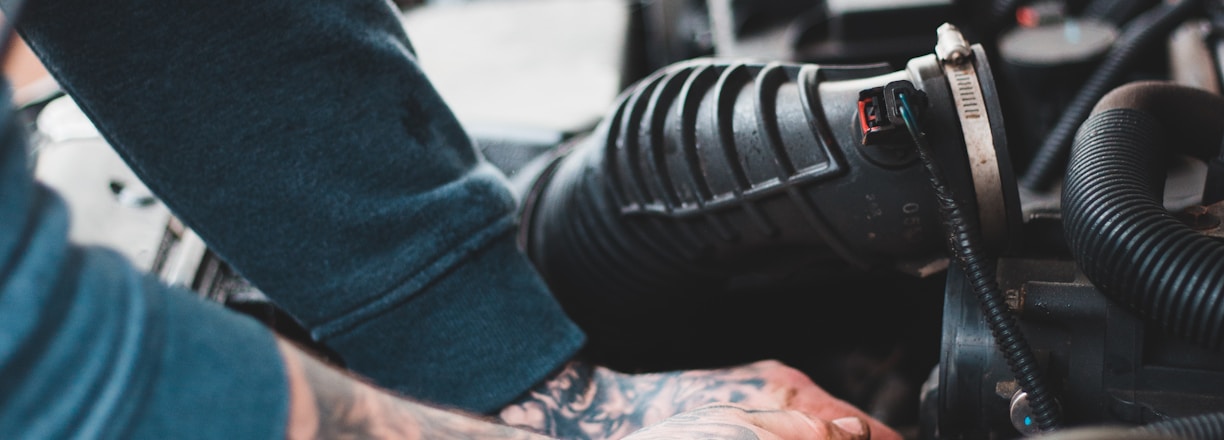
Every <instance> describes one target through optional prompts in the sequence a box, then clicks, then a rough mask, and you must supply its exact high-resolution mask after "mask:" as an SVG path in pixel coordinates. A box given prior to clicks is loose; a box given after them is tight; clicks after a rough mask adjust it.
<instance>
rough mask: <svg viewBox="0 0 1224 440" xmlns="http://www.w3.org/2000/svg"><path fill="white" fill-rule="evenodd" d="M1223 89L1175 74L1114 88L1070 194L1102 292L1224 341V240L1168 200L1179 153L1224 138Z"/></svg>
mask: <svg viewBox="0 0 1224 440" xmlns="http://www.w3.org/2000/svg"><path fill="white" fill-rule="evenodd" d="M1220 121H1224V98H1221V97H1220V96H1217V95H1212V94H1210V93H1207V92H1204V91H1201V90H1197V89H1191V88H1187V87H1181V86H1174V85H1171V84H1166V83H1152V82H1148V83H1135V84H1130V85H1127V86H1124V87H1120V88H1118V89H1117V90H1115V91H1113V92H1111V93H1110V94H1109V95H1107V96H1106V97H1105V98H1104V99H1102V100H1101V103H1100V104H1099V105H1098V106H1097V108H1096V109H1095V110H1094V114H1093V115H1092V116H1091V117H1089V118H1088V121H1087V122H1085V123H1084V127H1083V128H1082V129H1081V130H1080V135H1079V137H1078V138H1077V139H1076V141H1075V147H1074V148H1073V150H1072V152H1071V163H1070V165H1069V166H1068V170H1067V177H1066V182H1065V186H1064V188H1063V195H1062V216H1063V228H1064V230H1065V233H1066V236H1067V237H1068V239H1069V244H1070V247H1071V251H1072V254H1073V255H1074V257H1075V260H1076V261H1077V262H1078V263H1079V266H1080V269H1081V270H1083V272H1084V274H1085V275H1087V276H1088V278H1089V279H1090V280H1092V282H1093V284H1095V285H1096V286H1097V288H1098V289H1100V290H1101V291H1102V292H1103V293H1105V294H1106V295H1108V296H1110V297H1111V298H1113V299H1115V300H1118V301H1120V302H1123V303H1125V304H1128V305H1130V306H1132V307H1133V308H1135V309H1136V310H1137V311H1138V312H1139V313H1140V314H1141V315H1144V316H1145V317H1147V318H1148V319H1151V320H1154V321H1156V322H1158V323H1159V324H1160V325H1162V326H1163V327H1164V328H1165V329H1166V330H1168V331H1169V332H1170V333H1171V334H1173V335H1176V336H1178V337H1181V338H1183V339H1186V340H1189V341H1192V342H1195V343H1197V344H1199V345H1202V346H1205V347H1208V348H1211V349H1216V350H1219V349H1221V348H1224V295H1221V291H1224V243H1221V242H1220V241H1217V240H1215V239H1213V238H1210V237H1207V236H1204V235H1202V234H1200V233H1198V232H1195V231H1194V230H1192V229H1190V227H1189V226H1186V225H1184V224H1182V223H1181V222H1179V221H1178V220H1176V219H1175V218H1174V217H1173V216H1172V215H1170V214H1169V212H1168V211H1166V210H1165V209H1164V207H1163V206H1162V204H1161V194H1162V192H1163V186H1164V180H1165V172H1164V166H1163V164H1164V163H1165V162H1166V160H1167V159H1168V156H1169V154H1170V153H1173V152H1181V153H1185V154H1189V155H1191V156H1194V157H1197V158H1200V159H1208V158H1210V157H1212V156H1214V155H1215V154H1216V152H1217V150H1218V148H1219V146H1220V139H1221V137H1224V127H1221V124H1220Z"/></svg>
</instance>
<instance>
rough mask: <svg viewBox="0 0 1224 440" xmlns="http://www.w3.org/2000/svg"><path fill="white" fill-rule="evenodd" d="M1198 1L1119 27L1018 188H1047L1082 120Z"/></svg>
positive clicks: (1168, 6)
mask: <svg viewBox="0 0 1224 440" xmlns="http://www.w3.org/2000/svg"><path fill="white" fill-rule="evenodd" d="M1200 2H1201V0H1178V2H1177V3H1162V4H1160V5H1159V6H1156V7H1155V8H1152V9H1150V10H1148V11H1147V12H1144V13H1143V14H1142V15H1140V16H1138V17H1135V18H1134V19H1133V20H1131V21H1130V22H1128V23H1127V24H1126V26H1124V27H1123V28H1122V33H1121V34H1120V35H1119V36H1118V39H1117V41H1115V42H1114V44H1113V46H1112V47H1111V48H1110V49H1109V53H1108V54H1106V55H1105V60H1104V61H1102V62H1101V64H1100V66H1098V67H1097V68H1096V70H1095V71H1094V72H1092V76H1090V77H1089V78H1088V80H1087V81H1085V82H1084V84H1083V86H1081V87H1080V90H1079V92H1078V93H1076V95H1075V97H1074V98H1073V99H1072V100H1071V103H1069V104H1067V107H1066V109H1065V110H1063V112H1062V114H1061V115H1060V116H1059V118H1058V122H1057V123H1055V124H1054V128H1052V129H1050V133H1049V134H1047V135H1046V137H1045V140H1044V141H1042V143H1041V146H1040V147H1038V148H1037V152H1036V153H1035V154H1034V155H1033V160H1032V162H1030V163H1029V167H1028V169H1027V170H1025V171H1024V174H1023V175H1022V176H1020V185H1022V186H1024V187H1025V188H1028V189H1031V190H1033V191H1038V192H1044V191H1046V190H1048V189H1049V187H1050V185H1052V184H1053V183H1054V182H1055V181H1056V180H1057V179H1058V178H1059V177H1062V175H1063V173H1064V172H1065V171H1066V168H1067V157H1068V156H1069V155H1070V152H1071V142H1072V141H1074V140H1075V133H1076V131H1077V130H1079V127H1080V125H1081V124H1083V123H1084V120H1086V119H1088V115H1089V114H1091V113H1092V108H1093V107H1094V106H1096V103H1097V101H1099V100H1100V99H1101V97H1102V96H1105V93H1107V92H1109V91H1110V90H1111V89H1113V88H1114V87H1116V86H1118V85H1120V84H1121V83H1122V81H1123V80H1125V79H1126V75H1127V74H1128V73H1130V72H1131V67H1132V65H1133V63H1134V62H1135V61H1136V60H1138V59H1139V58H1140V57H1141V56H1142V55H1144V54H1145V53H1146V52H1147V50H1148V49H1151V48H1152V47H1154V46H1155V45H1156V44H1157V43H1158V42H1160V41H1161V40H1162V39H1163V38H1165V36H1167V35H1168V34H1169V32H1171V31H1172V30H1173V29H1174V28H1175V27H1177V25H1178V24H1180V23H1181V22H1183V21H1185V20H1186V18H1187V17H1189V16H1190V14H1191V13H1192V12H1194V10H1195V9H1196V8H1197V7H1198V5H1199V3H1200Z"/></svg>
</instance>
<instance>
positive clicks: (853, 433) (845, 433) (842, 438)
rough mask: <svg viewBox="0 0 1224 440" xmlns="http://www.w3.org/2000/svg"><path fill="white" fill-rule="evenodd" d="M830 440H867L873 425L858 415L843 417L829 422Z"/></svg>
mask: <svg viewBox="0 0 1224 440" xmlns="http://www.w3.org/2000/svg"><path fill="white" fill-rule="evenodd" d="M829 425H831V426H830V429H829V440H867V439H868V438H870V437H871V427H870V425H868V424H867V422H864V421H863V419H860V418H858V417H842V418H840V419H837V420H834V421H832V422H829Z"/></svg>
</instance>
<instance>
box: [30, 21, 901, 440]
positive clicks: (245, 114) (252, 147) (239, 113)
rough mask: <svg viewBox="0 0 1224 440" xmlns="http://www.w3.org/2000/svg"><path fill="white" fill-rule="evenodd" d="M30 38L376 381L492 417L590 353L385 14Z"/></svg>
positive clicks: (117, 137) (682, 405) (84, 27)
mask: <svg viewBox="0 0 1224 440" xmlns="http://www.w3.org/2000/svg"><path fill="white" fill-rule="evenodd" d="M22 29H23V31H24V32H25V34H26V37H27V38H28V40H29V41H30V42H31V44H32V45H33V46H34V48H35V49H36V51H37V52H39V53H40V55H41V56H42V57H43V58H44V60H45V61H46V62H47V63H48V65H49V66H50V67H51V70H52V72H53V73H54V74H55V75H56V76H57V78H59V79H60V82H61V83H62V84H64V86H65V87H66V88H67V89H68V91H69V92H70V93H71V94H72V95H73V97H74V98H75V99H77V101H78V103H79V104H80V105H81V107H82V108H83V109H84V110H85V111H86V112H87V113H88V114H89V115H90V117H91V118H92V119H93V120H94V121H95V123H96V124H97V126H98V128H99V129H100V131H101V132H102V133H103V134H104V135H105V136H106V137H107V139H108V140H109V141H110V142H111V143H112V144H113V145H114V146H115V147H116V149H117V150H118V151H119V152H120V153H121V154H122V155H123V156H124V157H125V159H126V160H127V161H128V162H129V163H130V164H132V166H133V168H134V169H135V171H136V172H137V173H138V174H140V175H141V177H142V178H143V179H145V181H146V182H147V183H149V186H150V187H151V188H153V189H154V190H155V191H156V192H157V193H158V194H159V196H160V197H161V198H162V199H163V201H165V202H166V203H167V204H168V205H169V206H170V207H171V208H172V209H173V210H174V211H175V212H176V214H178V215H179V216H180V217H181V218H182V219H184V221H185V222H186V223H187V224H189V225H191V226H193V227H194V228H195V229H196V231H197V232H199V233H200V234H201V235H202V236H203V237H204V238H205V239H206V240H207V241H208V242H209V244H210V246H212V247H213V249H214V250H216V251H217V252H218V253H219V254H220V255H222V256H223V257H224V258H226V259H227V261H229V262H230V263H232V264H233V265H234V266H235V267H236V268H238V269H239V271H240V272H242V273H243V274H244V275H245V276H247V277H248V278H250V279H251V280H252V281H253V282H254V283H255V284H256V285H257V286H259V287H260V288H261V289H263V290H264V291H265V292H266V293H268V294H269V296H271V297H272V298H273V299H274V300H275V301H276V302H277V304H278V305H280V306H282V307H284V308H285V309H287V310H288V311H289V312H290V313H291V314H293V315H294V316H295V317H296V318H298V319H299V320H301V321H302V322H303V324H305V325H306V326H307V327H308V328H309V329H310V330H311V332H312V334H313V335H314V336H315V337H316V338H317V339H319V340H320V341H321V342H323V343H325V344H327V345H328V346H329V347H330V348H332V349H334V350H335V351H337V352H339V353H340V355H341V356H342V357H343V359H344V360H345V362H346V364H347V365H348V366H349V367H350V368H352V369H354V370H355V371H356V372H358V373H359V374H361V375H363V376H365V377H369V378H370V379H371V380H373V381H374V382H375V383H377V384H379V385H380V386H384V387H388V388H392V389H394V390H395V391H397V392H400V393H403V394H407V395H412V396H413V397H415V398H419V399H422V400H427V401H431V402H434V403H440V404H445V405H452V406H456V407H462V408H464V409H466V410H469V411H475V412H497V411H499V409H500V408H502V407H503V406H505V405H506V404H507V403H509V402H511V401H513V400H514V399H515V398H516V396H518V395H520V394H522V393H523V392H524V390H527V389H529V388H531V387H532V386H533V385H535V384H537V383H539V382H541V381H544V380H545V378H546V377H548V375H549V373H550V372H553V371H554V370H557V369H558V368H559V367H561V366H562V365H564V364H565V363H566V362H567V361H568V360H569V359H570V358H571V356H572V355H573V354H574V352H576V351H577V348H578V347H579V346H580V345H581V342H582V335H581V333H580V332H579V331H578V330H577V329H576V328H575V327H574V326H573V325H572V324H571V323H570V322H569V320H568V319H566V318H565V316H564V314H563V313H562V312H561V310H560V308H559V307H558V306H557V304H556V303H555V302H554V301H553V300H552V298H551V297H550V296H549V294H548V291H547V288H546V287H545V286H544V284H543V282H542V281H541V280H540V279H539V277H538V276H537V275H536V274H535V272H534V271H533V269H532V268H531V266H530V264H529V263H528V262H527V261H526V259H525V257H524V256H523V255H522V254H521V253H520V252H518V251H517V249H515V247H514V243H513V241H512V240H511V237H510V234H511V233H512V225H513V205H514V203H513V200H512V198H511V197H510V195H509V193H508V192H507V191H506V189H505V188H504V185H503V184H502V180H501V179H502V178H501V176H500V175H499V174H498V173H497V172H496V171H495V170H492V169H491V167H490V166H489V165H488V164H486V163H483V161H481V160H480V159H479V155H478V154H476V153H475V151H474V150H473V148H472V145H471V143H470V141H469V140H468V139H467V136H466V135H465V134H464V133H463V130H462V128H461V127H459V125H458V123H457V121H456V120H455V118H454V117H453V115H451V114H450V112H449V111H448V110H447V109H446V105H445V103H443V102H442V100H441V98H440V97H439V96H437V94H436V93H435V92H434V91H433V89H432V87H431V86H430V85H429V83H428V81H427V80H426V79H425V78H424V75H423V74H422V73H421V71H420V69H419V68H418V66H417V64H416V59H415V57H414V56H413V54H412V53H411V50H410V46H409V45H408V42H407V38H406V36H405V35H404V34H403V31H402V30H401V29H400V27H399V23H398V21H396V20H395V18H394V16H393V15H392V14H391V13H390V10H389V8H387V5H386V3H385V2H383V1H380V0H348V1H335V0H297V1H290V0H260V1H252V2H241V3H218V2H208V1H203V0H184V1H180V2H135V3H131V2H112V1H86V0H40V1H37V2H35V3H32V4H31V5H30V7H29V9H27V13H26V16H25V19H24V21H23V23H22ZM596 371H606V370H602V369H600V370H596ZM557 377H561V375H558V376H557ZM601 377H612V376H608V375H603V376H601ZM663 377H669V376H666V375H664V376H646V377H644V380H645V381H652V380H654V379H655V378H663ZM683 377H685V378H687V377H690V376H683ZM547 382H548V383H551V381H547ZM809 383H810V382H809ZM545 386H546V387H547V386H548V385H545ZM813 390H815V391H813ZM817 391H818V389H816V388H815V387H814V386H812V387H811V388H802V391H800V393H799V394H800V395H803V396H806V395H808V393H809V392H811V393H812V394H813V395H815V396H817V397H816V398H814V400H816V401H819V402H831V403H830V404H831V405H833V406H834V407H838V403H837V401H835V400H834V399H831V398H827V395H823V396H822V395H821V393H823V392H822V391H821V392H819V393H817ZM760 393H768V392H767V391H759V392H758V394H760ZM714 394H717V393H711V396H712V395H714ZM754 395H756V394H751V393H750V394H745V395H744V396H754ZM724 397H725V398H719V399H713V398H693V399H688V400H684V401H681V402H667V401H655V402H647V401H637V402H633V405H635V408H636V409H640V410H642V411H645V410H646V409H647V408H651V407H656V408H662V407H666V408H669V410H668V412H661V411H657V410H656V411H653V412H651V413H650V414H649V417H647V415H645V414H639V413H638V412H635V411H631V410H630V408H625V409H624V410H623V411H622V412H620V413H619V414H620V415H621V416H623V417H625V418H626V419H627V420H625V421H624V423H619V422H614V423H618V424H617V425H616V426H615V427H614V428H615V429H614V430H613V431H612V432H614V433H616V435H623V434H624V433H627V432H630V431H632V430H633V429H635V427H640V426H643V425H644V423H643V421H644V420H651V421H657V420H661V419H662V418H663V417H666V416H667V415H670V414H674V413H676V412H678V411H681V410H685V409H691V408H695V407H697V406H699V405H702V404H705V403H714V402H721V401H732V402H734V401H739V400H740V399H736V398H734V397H735V396H734V395H730V394H727V395H726V396H724ZM822 399H823V400H822ZM801 400H802V399H801ZM773 404H774V406H776V407H784V406H783V405H782V404H781V403H780V402H773ZM840 405H844V404H840ZM807 409H809V410H812V408H807ZM848 414H849V413H848ZM575 416H576V417H578V418H579V419H581V418H582V417H586V416H588V415H587V414H575ZM562 418H563V417H562V416H561V415H557V416H555V417H553V419H552V420H554V421H557V423H560V421H561V420H562ZM519 421H520V422H523V423H524V424H525V425H528V426H530V423H528V422H525V421H522V420H519ZM541 421H542V420H541ZM575 423H584V422H581V421H577V420H576V421H575ZM877 432H887V431H886V430H877Z"/></svg>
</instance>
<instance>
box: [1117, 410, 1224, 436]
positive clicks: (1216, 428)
mask: <svg viewBox="0 0 1224 440" xmlns="http://www.w3.org/2000/svg"><path fill="white" fill-rule="evenodd" d="M1138 430H1139V431H1144V432H1151V433H1156V434H1164V435H1168V436H1172V437H1173V438H1177V439H1183V440H1219V439H1224V413H1211V414H1203V415H1197V416H1193V417H1185V418H1179V419H1170V420H1165V421H1163V422H1156V423H1153V424H1150V425H1145V426H1143V427H1141V428H1139V429H1138Z"/></svg>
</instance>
